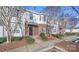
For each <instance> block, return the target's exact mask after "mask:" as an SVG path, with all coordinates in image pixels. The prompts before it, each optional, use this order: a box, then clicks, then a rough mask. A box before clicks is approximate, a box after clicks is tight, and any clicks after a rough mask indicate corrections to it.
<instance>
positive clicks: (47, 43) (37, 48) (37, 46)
mask: <svg viewBox="0 0 79 59" xmlns="http://www.w3.org/2000/svg"><path fill="white" fill-rule="evenodd" d="M61 41H62V40H59V39H57V40H50V41H44V42H43V41H42V42H40V43H38V42H36V43H34V44H31V45H27V46H24V47H20V48H16V49H12V50H9V51H7V52H37V51H38V52H42V49H45V48H49V47H53V46H54V45H55V44H56V43H59V42H61Z"/></svg>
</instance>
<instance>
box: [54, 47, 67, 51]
mask: <svg viewBox="0 0 79 59" xmlns="http://www.w3.org/2000/svg"><path fill="white" fill-rule="evenodd" d="M54 47H55V48H57V49H59V50H61V51H62V52H68V51H67V50H65V49H62V48H60V47H57V46H54Z"/></svg>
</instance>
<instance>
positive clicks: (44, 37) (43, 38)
mask: <svg viewBox="0 0 79 59" xmlns="http://www.w3.org/2000/svg"><path fill="white" fill-rule="evenodd" d="M40 37H41V39H42V40H44V41H46V40H47V38H46V36H45V33H40Z"/></svg>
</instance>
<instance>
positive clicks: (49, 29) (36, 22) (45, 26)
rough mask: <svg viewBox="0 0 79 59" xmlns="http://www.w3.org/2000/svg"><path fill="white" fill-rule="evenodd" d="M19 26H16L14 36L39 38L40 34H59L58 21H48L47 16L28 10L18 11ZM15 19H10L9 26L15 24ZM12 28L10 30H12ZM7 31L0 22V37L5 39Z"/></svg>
mask: <svg viewBox="0 0 79 59" xmlns="http://www.w3.org/2000/svg"><path fill="white" fill-rule="evenodd" d="M19 11H20V14H21V17H20V20H19V22H20V24H18V25H17V28H16V30H15V33H14V36H28V35H31V36H39V35H40V33H41V32H44V33H46V34H57V33H59V21H58V20H54V19H52V20H51V19H50V17H49V16H48V14H46V13H39V12H33V11H30V10H19ZM16 21H17V17H12V18H11V25H12V24H15V23H16ZM14 27H15V26H13V27H12V28H14ZM6 36H7V31H6V30H5V28H4V26H3V24H2V21H1V20H0V37H6Z"/></svg>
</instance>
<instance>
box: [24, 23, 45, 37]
mask: <svg viewBox="0 0 79 59" xmlns="http://www.w3.org/2000/svg"><path fill="white" fill-rule="evenodd" d="M30 27H32V28H30ZM46 28H47V25H46V24H37V25H33V24H28V26H27V25H25V35H31V34H32V36H39V35H40V33H41V32H45V33H46ZM30 29H31V30H30ZM30 31H31V34H30V33H29V32H30Z"/></svg>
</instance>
